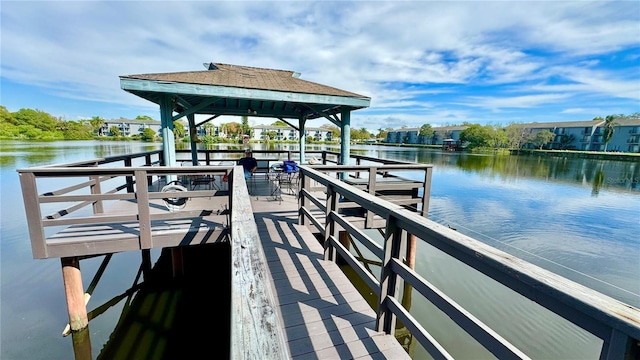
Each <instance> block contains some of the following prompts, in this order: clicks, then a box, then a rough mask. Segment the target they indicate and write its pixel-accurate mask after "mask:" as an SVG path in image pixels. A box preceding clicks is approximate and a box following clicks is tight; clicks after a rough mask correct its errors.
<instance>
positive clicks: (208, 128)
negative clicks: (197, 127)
mask: <svg viewBox="0 0 640 360" xmlns="http://www.w3.org/2000/svg"><path fill="white" fill-rule="evenodd" d="M202 126H203V127H204V134H205V135H206V136H213V135H214V133H215V131H216V126H215V125H214V124H212V123H210V122H208V123H206V124H204V125H202Z"/></svg>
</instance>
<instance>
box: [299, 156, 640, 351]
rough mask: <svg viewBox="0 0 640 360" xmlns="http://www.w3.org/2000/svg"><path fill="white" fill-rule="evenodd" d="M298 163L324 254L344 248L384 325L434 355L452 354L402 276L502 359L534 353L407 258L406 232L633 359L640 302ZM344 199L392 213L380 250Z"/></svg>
mask: <svg viewBox="0 0 640 360" xmlns="http://www.w3.org/2000/svg"><path fill="white" fill-rule="evenodd" d="M405 166H406V165H405ZM385 168H386V167H385ZM300 169H301V170H300V172H301V177H302V181H301V182H300V184H301V189H300V200H299V201H300V222H302V223H304V221H305V220H307V219H308V220H310V221H311V222H312V223H313V224H314V225H315V226H316V227H319V226H320V224H324V225H323V226H324V228H322V229H321V230H322V231H321V232H322V233H323V234H324V246H325V258H327V259H336V258H337V254H339V255H340V256H341V257H342V258H343V259H344V260H345V261H346V262H347V263H348V264H349V265H350V266H352V267H353V268H354V270H355V271H356V273H357V274H359V275H360V276H361V277H362V278H363V280H364V281H365V283H366V284H367V285H368V286H369V287H370V288H371V290H372V291H373V292H374V293H376V294H378V309H377V311H378V325H377V326H378V329H379V330H381V331H384V332H386V333H389V334H393V333H394V331H395V327H396V326H395V322H396V321H397V319H399V320H400V321H401V322H402V323H403V324H404V325H405V327H406V328H407V329H408V330H409V331H410V332H411V333H412V335H413V336H414V337H415V338H416V339H417V340H418V341H419V343H420V344H421V345H422V346H423V347H424V348H425V349H426V350H427V351H428V352H429V353H430V354H431V355H432V356H433V357H434V358H438V359H447V358H451V355H450V354H449V353H448V352H447V350H446V349H445V348H444V347H443V346H442V345H441V344H439V343H438V342H437V341H436V340H435V339H434V337H433V336H432V335H431V334H430V333H429V331H428V330H427V329H425V328H424V327H423V325H422V324H420V322H419V321H417V320H416V319H415V318H414V317H413V316H412V315H411V314H410V313H409V310H408V309H406V308H405V307H403V305H402V302H401V300H400V299H399V295H400V294H399V283H400V281H401V280H403V281H404V282H405V284H409V285H410V286H412V287H413V289H415V290H416V291H417V293H419V294H420V296H422V297H423V298H424V299H426V300H428V301H429V302H431V303H432V304H434V305H435V306H436V307H437V308H438V309H440V310H441V311H443V312H444V313H445V314H447V315H448V316H449V317H450V318H451V319H452V320H453V321H454V322H455V323H456V324H458V326H460V327H461V328H462V329H463V330H465V331H466V332H467V333H468V334H470V335H471V336H472V337H474V338H475V339H476V340H477V341H478V342H479V343H480V344H481V345H483V346H484V347H485V348H486V349H487V350H489V351H490V352H491V353H493V354H494V355H495V356H497V357H498V358H501V359H502V358H505V359H510V358H516V359H525V358H528V356H527V355H526V354H524V353H523V352H522V351H520V350H519V349H518V348H517V347H516V346H514V345H513V344H511V343H509V342H508V341H507V340H505V339H504V338H503V337H502V336H501V335H500V334H497V333H496V332H495V331H493V330H492V329H491V328H490V327H489V326H488V325H486V324H484V323H483V322H482V321H480V320H479V319H478V318H476V317H475V316H473V315H472V314H471V313H470V312H468V311H467V310H465V309H464V308H463V307H462V306H461V305H459V304H458V303H456V302H455V301H454V300H452V299H451V298H449V297H448V296H447V295H446V294H445V293H443V292H442V291H440V290H439V289H438V288H437V287H435V286H434V285H433V284H431V283H429V282H428V281H427V280H425V279H424V278H423V277H421V276H420V275H419V274H418V273H417V272H415V270H413V269H412V268H410V267H408V266H407V265H406V264H405V263H404V261H403V259H402V251H401V249H402V248H404V247H406V246H407V245H406V243H407V238H411V237H415V238H417V239H420V240H421V241H424V242H426V243H429V244H430V245H432V246H434V247H435V248H437V249H439V250H441V251H443V252H445V253H447V254H449V255H451V256H452V257H454V258H455V259H458V260H459V261H461V262H463V263H465V264H467V265H469V266H470V267H472V268H473V269H475V270H477V271H479V272H480V273H483V274H485V275H487V276H489V277H490V278H492V279H494V280H496V281H498V282H499V283H501V284H503V285H505V286H506V287H508V288H510V289H512V290H514V291H516V292H517V293H519V294H520V295H522V296H524V297H526V298H528V299H530V300H532V301H534V302H536V303H538V304H540V305H542V306H543V307H544V308H546V309H548V310H550V311H552V312H553V313H555V314H558V315H560V316H561V317H563V318H565V319H567V320H568V321H570V322H571V323H573V324H575V325H577V326H579V327H581V328H583V329H585V330H586V331H588V332H590V333H592V334H594V335H595V336H597V337H598V338H600V339H602V341H603V345H602V348H601V354H600V358H601V359H625V358H630V357H632V356H634V354H635V352H636V351H637V349H636V346H635V343H636V342H637V341H638V339H640V309H638V308H635V307H633V306H630V305H628V304H624V303H622V302H620V301H618V300H615V299H613V298H610V297H608V296H606V295H604V294H601V293H599V292H597V291H595V290H593V289H590V288H587V287H585V286H582V285H580V284H577V283H575V282H573V281H571V280H568V279H566V278H564V277H561V276H559V275H557V274H554V273H552V272H550V271H547V270H544V269H542V268H540V267H538V266H536V265H533V264H530V263H528V262H526V261H524V260H521V259H518V258H515V257H514V256H512V255H509V254H507V253H505V252H502V251H500V250H497V249H495V248H493V247H490V246H489V245H486V244H484V243H482V242H480V241H478V240H475V239H473V238H471V237H468V236H466V235H463V234H460V233H458V232H456V231H454V230H452V229H450V228H448V227H445V226H442V225H440V224H437V223H435V222H433V221H431V220H429V219H426V218H425V217H423V216H420V215H419V214H416V213H415V212H412V211H410V210H408V209H406V208H405V207H403V206H400V205H397V204H393V203H391V202H388V201H386V200H384V199H380V198H377V197H375V196H374V195H373V194H369V193H368V192H365V191H362V190H360V189H358V188H356V187H354V186H352V185H349V184H347V183H346V182H344V181H341V180H339V179H336V178H335V177H333V176H330V175H329V174H326V173H325V169H324V168H323V167H317V168H316V167H311V166H301V168H300ZM312 181H314V182H316V183H317V184H320V185H321V186H324V187H326V200H325V204H321V203H320V201H317V200H316V201H309V200H310V199H311V197H312V195H313V191H310V190H309V189H308V188H307V187H309V186H310V184H311V182H312ZM342 199H346V200H348V201H351V202H353V203H355V204H357V205H358V206H361V207H362V208H364V209H365V210H367V211H370V212H373V213H375V214H376V215H378V216H380V217H382V218H384V219H386V227H385V231H384V240H383V246H382V248H381V249H380V248H379V245H377V243H376V242H375V241H374V240H373V239H372V238H371V237H369V236H367V235H366V234H364V233H363V232H361V231H358V230H357V229H356V228H355V226H353V225H351V224H349V220H348V218H347V217H345V216H343V215H342V214H340V211H339V209H340V206H339V205H340V200H342ZM311 203H313V204H315V205H322V206H318V209H320V210H322V212H323V215H322V216H324V219H321V218H317V217H313V214H314V211H313V210H312V209H311V208H310V205H311ZM316 211H317V210H316ZM340 229H343V230H344V231H347V232H349V233H350V235H351V236H352V237H355V238H356V239H358V240H359V241H361V242H362V243H363V244H365V246H366V247H367V248H369V250H371V252H372V253H373V254H375V255H376V256H378V257H379V258H380V260H381V263H382V268H381V273H380V275H379V280H378V278H376V277H375V276H373V274H371V273H370V272H369V271H368V270H367V269H366V268H365V267H364V266H363V265H362V264H361V263H360V262H359V261H358V259H356V257H355V256H354V255H353V254H352V253H351V252H350V251H349V250H348V249H347V248H346V247H345V246H344V245H343V244H342V243H341V242H340V241H339V236H338V233H339V230H340Z"/></svg>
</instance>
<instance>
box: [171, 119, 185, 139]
mask: <svg viewBox="0 0 640 360" xmlns="http://www.w3.org/2000/svg"><path fill="white" fill-rule="evenodd" d="M186 134H187V130H186V128H185V127H184V123H183V122H182V121H180V120H176V121H174V122H173V136H174V137H175V139H176V140H178V139H182V138H183V137H185V135H186Z"/></svg>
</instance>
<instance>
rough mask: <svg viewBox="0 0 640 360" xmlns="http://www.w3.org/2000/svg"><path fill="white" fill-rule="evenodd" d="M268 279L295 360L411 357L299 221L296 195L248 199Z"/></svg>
mask: <svg viewBox="0 0 640 360" xmlns="http://www.w3.org/2000/svg"><path fill="white" fill-rule="evenodd" d="M252 207H253V211H254V217H255V219H256V223H257V226H258V231H259V233H260V237H261V242H262V247H263V251H264V253H265V257H266V259H267V267H268V273H269V280H270V282H271V286H272V287H273V293H274V294H275V297H276V301H277V302H278V307H279V310H280V314H279V316H280V320H281V321H282V324H283V327H284V329H285V332H286V339H287V343H288V346H289V351H290V354H291V357H292V358H293V359H410V357H409V355H408V354H407V353H406V352H405V351H404V349H403V348H402V346H401V345H400V343H398V341H397V340H396V339H395V338H394V337H393V336H391V335H387V334H384V333H380V332H378V331H376V330H375V324H376V315H375V312H374V311H373V309H372V308H371V306H370V305H369V304H368V303H367V301H366V300H365V299H364V298H363V297H362V295H360V293H359V292H358V290H357V289H356V288H355V286H353V284H352V283H351V281H350V280H349V279H348V278H347V276H346V275H345V274H344V273H343V272H342V270H341V269H340V268H339V267H338V265H337V264H335V263H334V262H331V261H325V260H324V259H323V247H322V245H321V244H320V243H319V242H318V240H317V239H316V237H315V236H314V235H313V233H312V232H311V231H310V230H309V229H308V228H307V227H305V226H302V225H298V224H297V216H298V212H297V201H296V199H295V196H287V195H285V196H283V199H282V201H277V202H274V201H273V199H272V198H271V197H269V196H262V197H261V196H254V197H252Z"/></svg>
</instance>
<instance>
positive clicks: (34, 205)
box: [19, 172, 47, 259]
mask: <svg viewBox="0 0 640 360" xmlns="http://www.w3.org/2000/svg"><path fill="white" fill-rule="evenodd" d="M19 176H20V187H21V188H22V200H23V202H24V210H25V215H26V216H27V227H28V228H29V238H30V239H31V252H32V253H33V257H34V258H36V259H43V258H46V257H47V244H46V240H45V237H44V226H43V225H42V211H41V209H40V200H39V199H38V197H39V196H38V184H37V182H36V176H35V174H33V173H30V172H21V173H19Z"/></svg>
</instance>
